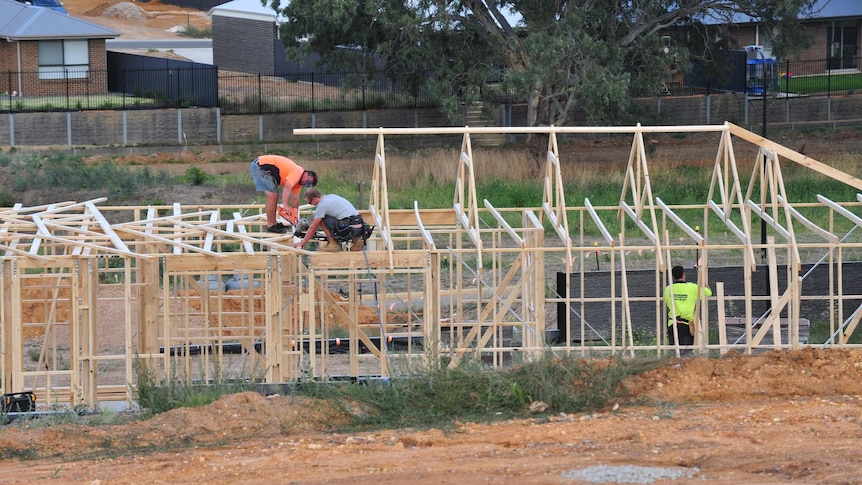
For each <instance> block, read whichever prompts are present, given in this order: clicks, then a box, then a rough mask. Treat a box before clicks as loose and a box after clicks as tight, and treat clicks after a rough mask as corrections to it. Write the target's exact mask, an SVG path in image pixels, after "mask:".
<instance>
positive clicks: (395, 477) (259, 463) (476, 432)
mask: <svg viewBox="0 0 862 485" xmlns="http://www.w3.org/2000/svg"><path fill="white" fill-rule="evenodd" d="M111 3H116V2H108V3H106V2H99V1H98V0H95V1H94V0H70V1H68V2H67V3H66V7H67V9H69V11H70V12H71V13H72V15H76V16H82V18H85V19H87V20H90V21H93V22H96V23H100V24H102V25H106V26H109V27H112V28H115V29H117V30H122V31H124V32H126V33H128V34H129V35H127V36H124V38H135V36H148V37H144V38H164V37H165V36H166V35H173V34H169V33H167V32H166V29H169V28H170V27H173V26H175V25H183V24H185V23H186V21H187V19H190V20H189V21H193V22H197V21H200V22H201V24H200V25H199V26H205V22H206V21H208V19H203V18H202V17H201V16H200V15H199V14H198V13H196V12H194V11H188V12H187V11H183V10H181V9H177V8H175V7H170V6H165V5H161V4H159V3H157V2H146V3H135V4H133V5H136V6H138V7H140V8H141V9H143V10H144V11H145V12H147V13H148V14H147V15H146V16H145V17H144V18H143V20H140V19H138V20H133V21H129V20H125V19H124V20H121V21H119V20H113V19H111V18H106V17H105V16H103V15H102V14H101V13H104V12H105V11H107V7H109V6H110V4H111ZM106 5H107V6H106ZM103 7H104V8H103ZM100 11H101V13H99V12H100ZM88 12H89V13H88ZM158 12H161V13H158ZM168 12H179V13H168ZM196 25H198V24H196ZM144 31H146V32H144ZM776 141H780V142H783V143H786V144H787V146H790V147H791V148H794V149H797V150H800V149H801V151H805V153H806V154H809V155H810V156H812V157H814V158H817V159H819V160H826V159H827V158H826V157H828V156H831V155H830V154H832V155H834V154H840V153H845V152H856V153H858V151H859V149H860V147H862V143H860V139H859V137H858V135H856V136H850V135H848V136H847V137H841V138H838V139H836V138H835V137H832V138H825V137H818V136H813V135H810V134H809V135H806V136H802V135H792V138H790V139H786V140H782V139H777V140H776ZM690 144H691V140H688V141H680V142H678V143H677V142H676V141H674V140H673V139H662V140H659V143H658V144H657V146H658V150H664V151H666V153H665V154H664V156H665V158H667V159H669V160H675V159H679V160H685V159H686V157H688V156H689V155H690V154H689V153H688V150H689V148H688V146H687V145H690ZM674 146H676V147H678V149H673V147H674ZM574 148H576V149H573V150H572V156H573V157H574V158H576V159H578V160H595V161H601V160H604V159H605V158H606V157H610V156H611V155H610V153H611V152H610V150H608V146H605V145H603V144H602V143H601V142H600V143H595V144H592V145H583V146H577V147H574ZM621 150H622V152H621V153H622V154H623V158H621V159H622V160H625V154H626V152H627V150H626V147H625V146H622V147H621ZM184 156H185V157H188V159H187V160H184V161H183V163H171V164H167V163H166V165H165V166H166V167H170V169H171V171H173V172H175V173H177V172H181V171H184V170H185V168H186V167H188V166H190V165H200V166H201V167H208V166H209V165H210V164H209V162H210V161H211V160H213V159H216V158H218V155H217V154H206V153H203V154H187V155H184ZM615 156H616V157H617V158H616V159H620V158H619V154H617V155H615ZM156 158H157V159H163V161H165V162H167V161H169V160H171V161H176V155H172V156H170V157H168V156H164V157H161V156H157V157H156ZM154 163H156V162H154ZM216 165H217V166H218V168H217V170H219V171H222V170H231V171H234V170H236V171H243V172H244V171H245V170H247V162H241V163H240V162H237V163H236V164H216ZM222 165H224V166H222ZM860 371H862V351H858V350H853V351H834V350H829V351H822V350H817V349H810V348H809V349H804V350H799V351H793V352H775V353H766V354H761V355H758V356H739V355H729V356H725V357H723V358H721V359H707V358H700V357H699V358H693V359H687V360H676V359H672V360H670V361H668V363H667V365H666V366H664V367H662V368H660V369H657V370H655V371H651V372H649V373H647V374H645V375H643V376H641V377H638V378H634V379H631V380H629V381H628V382H627V383H626V388H627V389H628V391H629V393H630V396H631V397H629V398H627V399H625V400H621V401H620V402H618V403H614V404H613V405H611V406H610V407H609V408H607V409H600V410H597V411H595V412H592V413H577V414H558V415H548V414H536V415H534V416H533V417H532V418H529V419H519V420H506V421H498V422H490V423H469V422H465V423H453V424H452V426H451V427H448V428H446V429H396V430H375V431H367V432H362V433H343V432H337V431H333V430H334V429H337V428H338V426H340V425H342V424H343V423H345V422H346V420H347V419H348V416H346V415H342V414H339V413H338V412H336V411H335V410H331V409H328V408H327V406H326V405H325V404H322V403H318V402H312V401H308V400H306V399H300V398H295V397H284V396H270V397H265V396H261V395H258V394H254V393H246V394H238V395H234V396H229V397H226V398H223V399H222V400H220V401H218V402H216V403H214V404H212V405H209V406H204V407H199V408H194V409H179V410H174V411H171V412H168V413H164V414H162V415H159V416H157V417H154V418H152V419H149V420H146V421H138V422H131V423H125V424H113V425H103V426H98V427H87V426H82V425H76V424H62V425H56V426H46V425H44V424H41V423H40V422H39V421H33V422H22V421H19V422H16V423H14V424H12V425H7V426H6V427H3V428H2V430H0V450H3V451H0V457H4V458H0V469H2V471H3V473H2V474H0V483H27V484H32V483H41V482H51V483H76V484H77V483H84V484H93V485H97V484H113V483H129V484H136V483H141V484H143V483H147V484H149V483H219V484H221V483H351V484H353V485H363V484H378V483H479V482H487V483H512V484H539V483H542V484H544V483H680V484H688V483H721V484H725V483H726V484H731V483H732V484H737V483H758V484H766V483H769V484H774V483H791V482H792V483H818V484H851V483H858V482H859V476H860V475H862V459H860V456H859V451H858V444H859V440H860V438H861V437H862V379H860ZM25 457H29V458H27V459H25Z"/></svg>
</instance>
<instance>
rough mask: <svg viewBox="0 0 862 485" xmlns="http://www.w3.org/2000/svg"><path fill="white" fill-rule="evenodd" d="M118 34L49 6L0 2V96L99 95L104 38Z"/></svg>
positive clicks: (103, 87) (103, 79) (102, 90)
mask: <svg viewBox="0 0 862 485" xmlns="http://www.w3.org/2000/svg"><path fill="white" fill-rule="evenodd" d="M119 35H120V34H119V33H118V32H115V31H113V30H111V29H108V28H106V27H102V26H100V25H96V24H93V23H90V22H87V21H85V20H81V19H78V18H75V17H72V16H70V15H66V14H63V13H60V12H57V11H55V10H52V9H49V8H42V7H34V6H30V5H26V4H23V3H19V2H17V1H15V0H0V40H3V41H5V42H0V73H3V74H7V73H8V75H3V76H0V93H7V94H9V95H11V94H13V93H14V94H15V95H19V96H50V95H56V94H65V93H67V92H71V93H75V94H94V93H105V92H107V90H108V82H107V79H106V77H105V70H106V67H107V56H106V53H105V39H111V38H115V37H118V36H119Z"/></svg>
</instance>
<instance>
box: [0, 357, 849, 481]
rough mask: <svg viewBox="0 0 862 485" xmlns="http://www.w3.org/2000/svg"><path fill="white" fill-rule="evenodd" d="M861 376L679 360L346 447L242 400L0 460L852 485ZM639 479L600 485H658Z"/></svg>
mask: <svg viewBox="0 0 862 485" xmlns="http://www.w3.org/2000/svg"><path fill="white" fill-rule="evenodd" d="M860 367H862V351H860V350H844V351H838V350H825V351H824V350H818V349H803V350H799V351H792V352H766V353H763V354H761V355H756V356H745V355H738V354H731V355H727V356H725V357H722V358H719V359H709V358H703V357H696V358H692V359H685V360H678V359H671V360H669V361H668V362H667V365H666V366H663V367H661V368H657V369H654V370H652V371H650V372H647V373H645V374H643V375H641V376H638V377H636V378H632V379H630V380H629V381H627V383H626V386H627V389H628V390H629V392H630V393H631V398H630V399H629V400H628V401H626V402H619V403H615V404H612V405H611V406H610V407H609V408H608V409H602V410H597V411H593V412H588V413H575V414H556V415H544V416H539V417H536V418H533V419H519V420H507V421H498V422H490V423H483V424H476V423H469V422H468V423H459V422H456V423H452V425H451V428H450V429H448V430H441V429H419V430H417V429H409V428H405V429H390V430H386V429H379V430H374V431H365V432H357V433H347V434H341V433H337V432H333V431H332V430H334V429H338V427H339V426H342V425H343V424H345V423H346V422H347V420H348V419H349V418H350V415H349V413H360V412H362V410H356V411H353V410H351V411H344V410H340V409H334V408H332V407H331V406H329V405H328V403H326V402H321V401H316V400H312V399H308V398H304V397H296V396H271V397H265V396H261V395H259V394H256V393H243V394H236V395H232V396H226V397H224V398H222V399H220V400H218V401H216V402H214V403H212V404H210V405H207V406H202V407H197V408H190V409H176V410H173V411H170V412H167V413H164V414H161V415H159V416H157V417H155V418H152V419H149V420H147V421H141V422H131V423H120V424H114V425H103V426H99V427H95V428H88V427H85V426H81V425H76V424H62V425H57V426H48V425H40V424H39V422H38V421H36V422H33V423H32V425H18V424H13V425H11V426H7V427H6V428H4V429H3V433H0V449H2V450H4V451H3V452H2V454H0V456H3V457H4V476H7V477H14V479H12V482H14V483H32V482H34V481H39V480H45V479H46V478H48V477H50V479H51V480H52V481H54V482H56V483H178V482H182V483H236V482H237V481H241V482H242V483H261V484H263V483H271V481H272V480H273V478H274V477H275V476H276V475H274V473H275V472H274V470H277V471H278V472H277V473H278V475H277V476H278V477H279V478H277V479H276V481H283V480H289V481H291V482H293V483H348V482H349V483H351V484H352V485H365V484H368V485H370V484H379V483H383V482H385V483H395V484H401V483H403V484H408V483H416V482H419V483H455V482H459V483H460V482H465V481H466V482H474V481H489V482H494V483H512V484H515V483H517V484H545V483H575V482H574V481H572V480H571V479H563V478H561V477H566V476H570V475H571V474H572V472H573V471H577V470H585V469H588V468H590V467H596V466H606V467H612V466H615V467H621V468H622V469H623V470H625V469H627V468H626V467H628V469H643V468H644V467H647V468H649V467H662V468H663V469H673V470H678V471H679V472H680V473H678V474H675V476H677V477H679V478H676V479H673V480H671V482H672V483H674V484H675V485H678V484H689V483H691V484H694V483H698V484H699V483H719V484H735V483H770V484H773V483H788V482H799V483H824V484H841V483H856V482H857V481H858V476H859V473H862V465H860V464H859V459H858V436H859V423H860V416H862V395H860V384H859V383H858V381H859V379H858V374H859V369H860ZM23 457H32V458H39V459H35V460H32V459H30V460H23V461H22V460H20V459H21V458H23ZM42 457H50V458H42ZM16 458H17V459H16ZM285 477H289V478H285ZM623 478H625V477H623ZM633 480H634V477H628V478H627V479H626V481H616V482H607V481H604V482H603V481H598V482H597V481H590V483H657V482H653V481H633ZM10 483H11V482H10ZM577 483H583V482H577ZM661 483H669V482H666V481H662V482H661Z"/></svg>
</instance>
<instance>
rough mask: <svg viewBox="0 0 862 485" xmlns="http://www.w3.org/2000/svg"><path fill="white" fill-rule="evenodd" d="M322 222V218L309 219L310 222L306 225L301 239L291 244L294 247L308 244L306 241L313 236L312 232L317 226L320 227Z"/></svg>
mask: <svg viewBox="0 0 862 485" xmlns="http://www.w3.org/2000/svg"><path fill="white" fill-rule="evenodd" d="M322 222H323V218H322V217H321V218H318V219H314V220H313V221H311V224H310V225H309V226H308V229H306V231H305V237H303V238H302V241H300V242H298V243H296V244H294V245H293V247H295V248H301V247H303V246H305V245H306V244H308V241H310V240H311V238H312V237H314V233H315V232H317V228H318V227H320V224H321V223H322Z"/></svg>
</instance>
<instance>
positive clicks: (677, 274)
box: [670, 266, 685, 280]
mask: <svg viewBox="0 0 862 485" xmlns="http://www.w3.org/2000/svg"><path fill="white" fill-rule="evenodd" d="M670 274H672V275H673V279H675V280H678V279H682V277H683V275H684V274H685V270H684V269H683V268H682V266H674V267H673V269H671V270H670Z"/></svg>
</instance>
